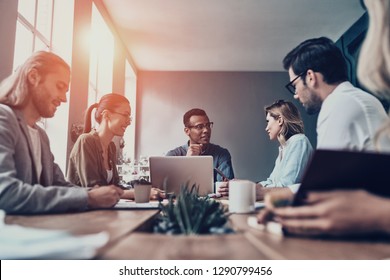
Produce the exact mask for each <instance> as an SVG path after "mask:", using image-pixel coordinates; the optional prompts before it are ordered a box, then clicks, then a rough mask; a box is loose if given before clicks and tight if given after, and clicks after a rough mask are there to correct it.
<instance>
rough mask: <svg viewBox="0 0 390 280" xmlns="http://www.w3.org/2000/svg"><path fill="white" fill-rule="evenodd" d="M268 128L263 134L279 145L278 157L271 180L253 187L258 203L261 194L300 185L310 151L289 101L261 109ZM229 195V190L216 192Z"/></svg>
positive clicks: (300, 124) (298, 117)
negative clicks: (265, 133) (266, 134)
mask: <svg viewBox="0 0 390 280" xmlns="http://www.w3.org/2000/svg"><path fill="white" fill-rule="evenodd" d="M264 111H265V118H266V121H267V126H266V128H265V131H266V132H267V133H268V135H269V138H270V140H271V141H278V142H279V144H280V146H279V155H278V157H277V158H276V161H275V166H274V169H273V171H272V173H271V174H270V176H269V177H268V178H267V180H265V181H261V182H258V183H257V184H256V199H257V200H261V199H263V197H264V193H265V192H266V191H268V190H272V189H275V188H280V187H291V188H292V191H295V189H294V185H295V184H298V183H300V182H301V178H302V176H303V172H304V169H305V167H306V164H307V162H308V161H309V159H310V157H311V155H312V153H313V148H312V146H311V144H310V142H309V139H307V137H306V136H305V135H304V127H303V121H302V119H301V116H300V114H299V111H298V109H297V107H295V105H294V104H292V103H291V102H289V101H284V100H278V101H276V102H275V103H273V104H272V105H269V106H267V107H265V108H264ZM218 192H219V193H221V194H222V195H224V196H227V195H228V192H229V190H228V187H222V188H220V189H219V190H218Z"/></svg>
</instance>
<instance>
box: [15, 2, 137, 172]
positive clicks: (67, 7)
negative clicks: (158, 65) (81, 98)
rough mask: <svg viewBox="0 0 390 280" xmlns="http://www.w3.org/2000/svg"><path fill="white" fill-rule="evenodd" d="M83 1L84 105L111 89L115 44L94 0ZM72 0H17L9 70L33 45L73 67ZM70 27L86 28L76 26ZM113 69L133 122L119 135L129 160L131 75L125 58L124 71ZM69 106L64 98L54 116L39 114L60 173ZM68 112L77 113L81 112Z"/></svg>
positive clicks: (131, 141) (63, 164)
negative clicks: (87, 18) (86, 6)
mask: <svg viewBox="0 0 390 280" xmlns="http://www.w3.org/2000/svg"><path fill="white" fill-rule="evenodd" d="M80 1H81V0H80ZM82 1H92V17H91V30H90V32H89V33H88V34H86V35H85V39H86V40H87V41H88V44H89V46H88V48H89V50H90V67H89V87H88V106H89V105H91V104H92V103H95V102H97V101H98V100H99V99H100V98H101V96H102V95H104V94H106V93H110V92H112V88H113V72H114V67H116V66H115V65H114V50H115V44H114V35H113V33H112V32H111V30H110V29H109V28H108V26H107V24H106V22H105V20H104V19H103V17H102V15H101V14H100V12H99V10H98V9H97V8H96V6H95V4H94V3H93V0H82ZM74 4H75V1H74V0H19V1H18V17H17V28H16V34H15V52H14V63H13V68H14V70H15V69H16V68H17V67H18V66H19V65H21V64H22V63H24V61H25V60H26V59H27V58H28V57H29V56H30V55H31V53H32V52H34V51H38V50H48V51H53V52H54V53H56V54H58V55H59V56H61V57H62V58H63V59H64V60H65V61H66V62H67V63H68V64H69V65H70V66H72V65H71V61H72V41H73V23H74V7H75V5H74ZM78 16H80V15H78ZM81 16H82V15H81ZM76 22H77V21H76ZM75 28H76V29H77V28H85V27H83V26H75ZM76 51H77V50H76ZM120 63H125V62H124V61H122V62H120ZM116 73H117V74H118V75H123V76H124V77H125V85H123V86H124V89H125V90H124V91H125V92H124V94H125V95H126V97H127V98H128V99H129V100H130V102H131V106H132V115H133V124H132V125H131V126H130V127H129V128H128V130H127V132H126V135H125V137H124V139H125V143H126V146H125V148H124V149H123V152H124V153H126V156H127V157H129V158H131V159H133V158H134V148H135V146H134V139H135V137H134V135H135V125H134V124H135V102H136V99H135V91H136V77H135V74H134V71H133V69H132V68H131V66H130V64H128V63H127V65H126V71H125V73H120V71H119V72H118V71H117V72H116ZM86 75H87V74H86ZM76 79H77V78H76ZM86 107H87V106H86ZM71 109H72V108H69V104H68V103H64V104H62V105H61V106H60V107H58V109H57V112H56V114H55V116H54V117H53V118H50V119H44V120H42V121H41V122H40V123H39V125H41V126H42V127H43V128H44V129H45V130H46V132H47V134H48V136H49V139H50V145H51V149H52V152H53V154H54V156H55V160H56V162H57V163H58V164H59V166H60V167H61V169H62V170H63V171H64V172H65V170H66V158H67V154H66V151H67V147H68V143H67V139H68V120H69V110H71ZM73 113H75V114H81V113H80V112H73ZM115 141H116V142H119V139H115Z"/></svg>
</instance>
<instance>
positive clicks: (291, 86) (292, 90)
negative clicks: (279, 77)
mask: <svg viewBox="0 0 390 280" xmlns="http://www.w3.org/2000/svg"><path fill="white" fill-rule="evenodd" d="M306 72H307V70H306V71H303V72H302V73H301V74H299V75H298V76H296V77H295V78H294V79H293V80H292V81H291V82H289V83H288V84H287V85H286V86H285V87H286V89H287V90H288V91H289V92H290V93H292V95H295V91H296V88H295V85H294V82H295V81H296V80H298V78H301V77H302V76H303V75H305V74H306Z"/></svg>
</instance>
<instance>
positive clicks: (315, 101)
mask: <svg viewBox="0 0 390 280" xmlns="http://www.w3.org/2000/svg"><path fill="white" fill-rule="evenodd" d="M321 106H322V100H321V99H320V98H319V97H318V96H317V95H315V94H313V93H312V94H311V95H310V98H309V100H308V102H306V104H305V105H304V107H305V110H306V113H307V114H309V115H314V114H317V113H318V112H319V111H320V110H321Z"/></svg>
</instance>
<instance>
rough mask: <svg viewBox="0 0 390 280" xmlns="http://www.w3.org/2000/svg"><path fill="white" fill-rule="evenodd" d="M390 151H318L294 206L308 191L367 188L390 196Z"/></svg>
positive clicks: (375, 192)
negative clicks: (381, 152)
mask: <svg viewBox="0 0 390 280" xmlns="http://www.w3.org/2000/svg"><path fill="white" fill-rule="evenodd" d="M389 174H390V154H380V153H367V152H355V151H332V150H316V151H315V153H314V155H313V157H312V159H311V161H310V163H309V164H308V166H307V168H306V171H305V173H304V176H303V179H302V184H301V186H300V188H299V190H298V192H297V193H296V195H295V198H294V202H293V205H301V204H302V203H303V199H304V198H305V196H306V193H307V192H308V191H326V190H332V189H365V190H367V191H369V192H371V193H374V194H377V195H381V196H386V197H390V185H389V182H390V179H389V178H390V176H389Z"/></svg>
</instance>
